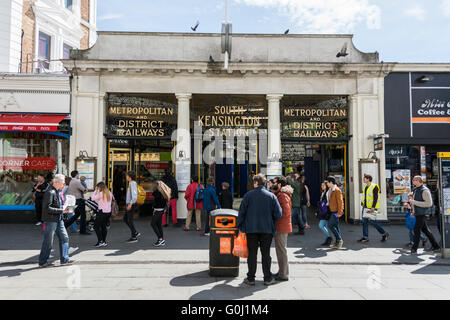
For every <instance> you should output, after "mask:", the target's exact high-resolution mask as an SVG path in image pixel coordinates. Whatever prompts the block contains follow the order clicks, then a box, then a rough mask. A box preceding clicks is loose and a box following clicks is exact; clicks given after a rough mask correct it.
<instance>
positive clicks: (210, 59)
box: [209, 55, 214, 63]
mask: <svg viewBox="0 0 450 320" xmlns="http://www.w3.org/2000/svg"><path fill="white" fill-rule="evenodd" d="M209 62H211V63H213V62H214V59H213V57H212V56H211V55H210V56H209Z"/></svg>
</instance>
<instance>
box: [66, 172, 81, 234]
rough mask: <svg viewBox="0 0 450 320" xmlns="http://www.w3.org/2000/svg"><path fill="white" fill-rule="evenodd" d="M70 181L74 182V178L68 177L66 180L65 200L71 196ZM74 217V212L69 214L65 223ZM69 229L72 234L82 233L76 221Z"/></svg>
mask: <svg viewBox="0 0 450 320" xmlns="http://www.w3.org/2000/svg"><path fill="white" fill-rule="evenodd" d="M70 181H72V178H71V177H69V176H67V177H66V180H65V184H66V185H65V186H64V188H63V195H64V199H67V195H68V194H69V185H70ZM73 216H74V214H73V212H69V213H68V214H66V215H65V217H66V219H65V221H67V220H68V219H71V218H72V217H73ZM64 223H65V222H64ZM67 229H69V231H70V232H72V233H75V232H79V231H80V230H79V229H78V225H77V223H76V221H74V223H72V224H71V225H70V226H69V227H68V228H67Z"/></svg>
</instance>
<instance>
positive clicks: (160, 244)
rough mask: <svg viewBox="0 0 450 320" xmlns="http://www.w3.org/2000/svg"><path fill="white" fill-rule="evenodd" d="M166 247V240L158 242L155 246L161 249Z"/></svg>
mask: <svg viewBox="0 0 450 320" xmlns="http://www.w3.org/2000/svg"><path fill="white" fill-rule="evenodd" d="M165 245H166V240H164V239H162V240H158V241H156V242H155V243H154V244H153V246H154V247H161V246H165Z"/></svg>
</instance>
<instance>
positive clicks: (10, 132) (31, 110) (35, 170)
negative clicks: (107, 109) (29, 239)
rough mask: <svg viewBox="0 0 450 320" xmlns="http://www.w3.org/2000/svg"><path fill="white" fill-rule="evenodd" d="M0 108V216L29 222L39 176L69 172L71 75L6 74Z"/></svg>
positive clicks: (0, 94)
mask: <svg viewBox="0 0 450 320" xmlns="http://www.w3.org/2000/svg"><path fill="white" fill-rule="evenodd" d="M5 87H6V88H7V89H5ZM0 107H1V108H2V112H1V113H0V219H1V220H2V221H20V220H23V221H30V220H33V216H32V215H33V211H34V209H35V207H34V198H33V192H32V190H33V186H34V184H35V183H36V179H37V175H38V174H39V175H43V176H44V177H45V178H47V179H48V180H50V179H51V178H52V176H53V175H54V174H55V173H62V174H65V175H68V174H69V167H68V163H69V150H70V147H69V146H70V131H71V128H70V126H71V123H70V116H69V114H70V85H69V76H68V75H65V76H59V75H57V76H47V77H41V78H39V77H37V76H21V75H6V76H5V77H4V78H3V79H1V80H0ZM12 217H14V218H12Z"/></svg>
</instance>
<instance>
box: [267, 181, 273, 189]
mask: <svg viewBox="0 0 450 320" xmlns="http://www.w3.org/2000/svg"><path fill="white" fill-rule="evenodd" d="M273 185H274V182H273V179H270V180H269V182H268V183H267V190H269V191H271V192H272V188H273Z"/></svg>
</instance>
